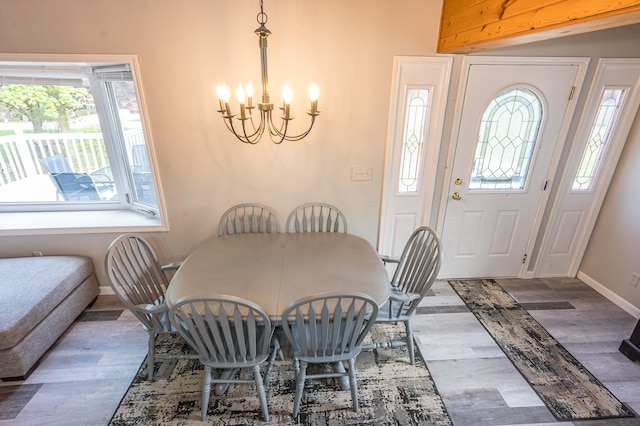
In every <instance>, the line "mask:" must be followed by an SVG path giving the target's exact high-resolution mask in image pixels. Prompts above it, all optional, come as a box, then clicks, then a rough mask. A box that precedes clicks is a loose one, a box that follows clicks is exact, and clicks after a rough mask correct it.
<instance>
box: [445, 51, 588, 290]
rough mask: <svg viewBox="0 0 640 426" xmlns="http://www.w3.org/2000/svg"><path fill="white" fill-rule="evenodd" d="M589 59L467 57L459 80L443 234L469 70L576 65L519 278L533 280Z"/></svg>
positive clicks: (450, 145) (448, 168) (448, 156)
mask: <svg viewBox="0 0 640 426" xmlns="http://www.w3.org/2000/svg"><path fill="white" fill-rule="evenodd" d="M589 61H590V58H588V57H518V56H466V57H465V58H464V60H463V64H462V71H461V76H460V81H459V85H458V95H457V100H458V102H456V105H455V110H454V116H453V117H454V118H453V126H452V131H451V138H450V140H449V149H448V153H447V161H446V164H447V165H446V168H445V173H444V180H443V186H442V192H441V194H442V195H441V199H440V202H439V210H438V221H437V229H438V230H439V231H440V232H442V230H443V229H444V223H445V217H446V210H447V205H448V198H449V183H450V182H451V179H452V173H453V163H454V160H455V158H454V157H455V152H456V149H457V146H458V138H459V134H460V124H461V120H462V111H463V107H464V98H465V95H466V86H467V80H468V77H469V70H470V67H471V66H472V65H523V66H526V65H545V64H549V65H558V64H560V65H577V66H578V71H577V73H576V80H575V82H576V86H575V90H573V92H572V96H571V99H570V101H569V104H568V106H567V109H566V111H565V115H564V117H563V123H562V126H561V128H560V130H559V132H558V139H557V143H556V146H555V147H554V150H553V154H552V157H551V162H550V164H549V168H548V170H547V182H548V183H547V190H546V191H544V192H543V195H542V198H541V200H540V204H539V205H538V206H537V211H536V216H535V220H534V226H533V227H532V230H531V233H530V235H529V240H528V243H527V248H526V253H528V254H529V255H528V256H527V257H526V259H525V260H524V262H523V264H522V267H521V269H520V274H519V275H518V277H520V278H533V277H534V273H533V272H527V271H528V269H529V263H530V262H531V259H532V258H533V257H535V255H536V254H535V253H533V250H534V249H535V245H536V240H537V239H538V235H539V232H540V230H541V228H542V226H541V225H542V223H543V216H544V212H545V210H546V207H547V204H548V202H549V198H550V194H551V193H552V192H554V191H553V190H552V189H553V187H554V186H555V185H556V182H554V180H553V178H554V176H556V172H557V170H558V167H559V164H560V159H561V156H562V152H563V150H564V148H565V146H567V144H568V143H570V141H568V140H567V134H568V132H569V128H570V126H571V123H572V120H573V116H574V113H575V110H576V105H577V101H578V99H579V98H580V93H581V91H582V86H583V83H584V79H585V75H586V72H587V68H588V65H589ZM442 239H443V244H444V243H445V237H444V236H442Z"/></svg>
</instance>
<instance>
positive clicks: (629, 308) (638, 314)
mask: <svg viewBox="0 0 640 426" xmlns="http://www.w3.org/2000/svg"><path fill="white" fill-rule="evenodd" d="M577 278H578V279H579V280H580V281H582V282H584V283H585V284H587V285H588V286H589V287H591V288H593V289H594V290H595V291H597V292H598V293H600V294H601V295H603V296H604V297H606V298H607V299H609V300H610V301H612V302H613V303H615V304H616V305H618V306H619V307H620V308H621V309H624V310H625V311H626V312H627V313H628V314H630V315H632V316H633V317H634V318H636V319H640V309H638V308H636V307H635V306H633V305H632V304H631V303H629V302H627V301H626V300H624V299H623V298H622V297H620V296H618V295H617V294H615V293H614V292H612V291H611V290H609V289H608V288H607V287H605V286H603V285H602V284H600V283H599V282H598V281H596V280H594V279H593V278H591V277H590V276H589V275H587V274H585V273H584V272H582V271H578V275H577Z"/></svg>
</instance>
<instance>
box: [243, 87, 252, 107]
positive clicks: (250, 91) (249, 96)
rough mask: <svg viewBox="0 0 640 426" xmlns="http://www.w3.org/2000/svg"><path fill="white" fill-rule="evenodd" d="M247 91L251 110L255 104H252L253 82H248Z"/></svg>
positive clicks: (248, 104) (248, 105)
mask: <svg viewBox="0 0 640 426" xmlns="http://www.w3.org/2000/svg"><path fill="white" fill-rule="evenodd" d="M245 92H247V108H249V111H251V108H253V104H252V96H253V86H252V85H251V83H249V84H247V88H246V89H245Z"/></svg>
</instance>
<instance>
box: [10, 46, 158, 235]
mask: <svg viewBox="0 0 640 426" xmlns="http://www.w3.org/2000/svg"><path fill="white" fill-rule="evenodd" d="M114 65H115V66H116V67H115V68H114V67H113V66H114ZM27 66H30V67H34V68H32V69H33V70H34V72H35V70H37V68H38V67H40V68H42V69H43V70H46V67H49V68H53V69H56V70H60V71H62V72H63V73H67V72H68V73H69V74H70V75H71V74H73V73H77V72H79V71H78V70H79V69H85V70H89V69H91V70H92V72H91V74H90V76H89V77H88V78H89V84H88V87H89V89H90V91H91V93H92V95H93V97H94V103H95V107H96V112H97V115H98V117H99V122H100V127H101V131H102V137H103V140H104V145H105V148H106V151H107V156H108V158H109V163H110V166H111V167H112V171H113V175H114V176H113V180H114V181H115V182H117V183H116V185H117V188H118V190H119V194H118V196H117V197H115V199H114V200H100V201H92V202H86V201H83V202H72V201H65V202H64V203H61V202H13V203H0V223H1V225H0V236H1V235H15V234H23V233H24V234H32V233H34V232H35V233H60V232H63V233H69V232H71V233H73V232H112V231H113V230H115V229H117V230H128V231H131V230H136V229H138V230H141V229H148V230H167V229H168V224H167V220H166V217H167V215H166V210H165V206H164V200H163V197H162V190H161V182H160V177H159V174H158V172H157V167H156V162H155V155H154V149H153V146H154V144H153V138H152V134H151V131H150V126H149V120H148V117H147V114H146V108H145V102H144V96H143V91H142V84H141V79H140V73H139V67H138V60H137V56H136V55H66V54H61V55H58V54H0V78H1V76H2V75H3V69H6V67H13V68H14V69H16V68H20V67H22V68H26V67H27ZM101 67H110V68H113V69H112V70H111V71H113V72H123V71H124V72H125V73H126V75H127V76H128V77H130V79H131V80H130V81H131V82H132V83H133V88H134V90H135V96H136V101H137V106H138V111H139V114H140V123H141V128H142V133H143V135H144V144H145V146H146V154H147V156H148V159H149V168H150V177H151V179H152V184H153V189H154V190H155V197H156V200H157V207H156V206H153V205H149V204H146V203H142V202H138V201H137V200H136V196H135V191H134V189H133V183H132V181H131V179H129V178H128V176H129V175H131V173H130V172H128V171H127V170H128V169H129V168H130V165H129V162H128V161H127V153H126V149H125V147H124V144H123V140H122V138H123V137H122V134H123V133H122V131H121V130H120V129H121V127H120V122H119V115H118V112H117V111H118V109H117V106H116V105H115V104H114V102H113V99H109V98H110V95H109V93H108V90H107V84H108V83H109V81H108V80H101V79H99V78H98V75H99V74H100V73H104V71H102V70H101ZM96 70H97V71H98V72H94V71H96ZM123 75H125V74H123ZM111 81H113V80H111ZM124 81H129V80H128V79H124ZM25 218H26V219H28V220H25ZM132 228H133V229H132Z"/></svg>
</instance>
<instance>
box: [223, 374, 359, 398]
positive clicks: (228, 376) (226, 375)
mask: <svg viewBox="0 0 640 426" xmlns="http://www.w3.org/2000/svg"><path fill="white" fill-rule="evenodd" d="M237 371H238V369H237V368H236V369H233V368H231V369H229V370H222V371H220V376H219V377H218V378H219V379H223V380H229V379H230V378H232V377H233V375H234V374H236V372H237ZM347 384H348V383H347ZM229 385H230V383H218V384H216V395H224V393H225V392H226V391H227V389H229Z"/></svg>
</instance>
